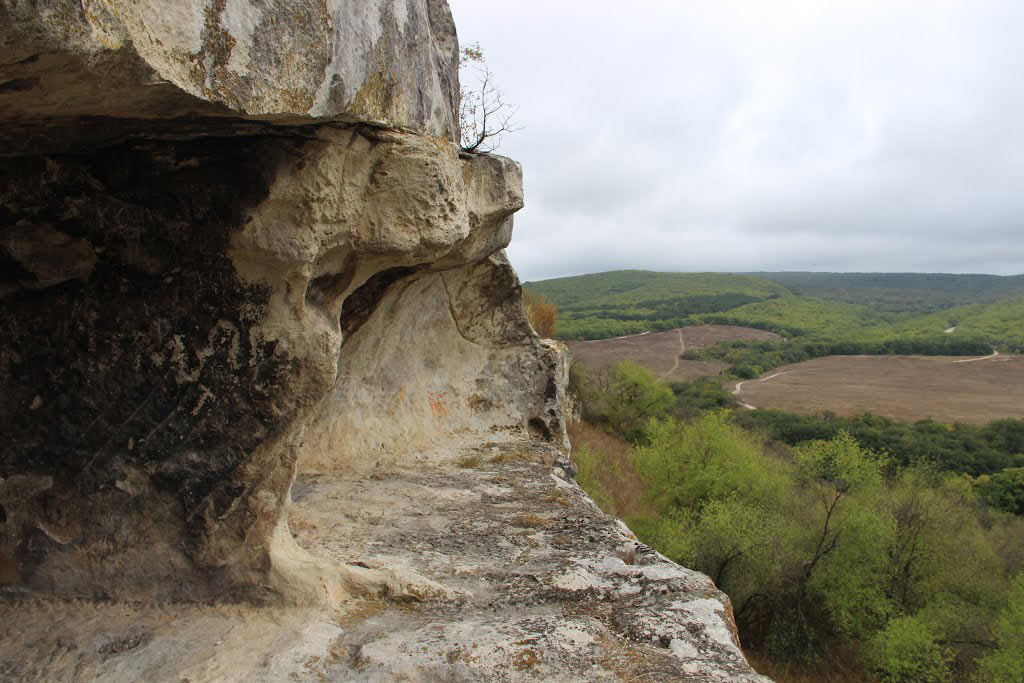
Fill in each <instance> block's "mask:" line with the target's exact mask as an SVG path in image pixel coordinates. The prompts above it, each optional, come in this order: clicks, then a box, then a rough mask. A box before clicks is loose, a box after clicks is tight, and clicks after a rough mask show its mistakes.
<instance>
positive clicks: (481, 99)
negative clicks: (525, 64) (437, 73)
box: [459, 43, 522, 154]
mask: <svg viewBox="0 0 1024 683" xmlns="http://www.w3.org/2000/svg"><path fill="white" fill-rule="evenodd" d="M459 80H460V81H461V82H462V84H463V85H462V87H461V90H460V95H461V101H460V103H459V131H460V133H461V138H462V139H461V140H460V142H461V145H462V151H464V152H474V153H477V154H487V153H488V152H493V151H494V150H496V149H497V148H498V146H499V145H501V139H502V138H503V137H504V136H505V134H506V133H512V132H515V131H517V130H520V129H521V128H522V126H520V125H518V124H517V123H516V122H515V121H514V120H513V119H514V117H515V115H516V112H517V111H518V110H519V107H515V106H513V105H511V104H508V103H507V102H505V101H504V95H503V94H502V92H501V90H499V89H498V87H497V86H496V85H495V83H494V74H492V73H491V70H490V69H488V68H487V64H486V63H485V62H484V53H483V50H481V49H480V44H479V43H473V44H471V45H468V46H466V47H463V48H461V49H460V50H459Z"/></svg>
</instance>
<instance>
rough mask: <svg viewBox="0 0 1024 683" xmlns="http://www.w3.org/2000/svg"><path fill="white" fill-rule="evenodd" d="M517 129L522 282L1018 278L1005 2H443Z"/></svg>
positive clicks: (1010, 51)
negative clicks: (664, 275) (602, 273)
mask: <svg viewBox="0 0 1024 683" xmlns="http://www.w3.org/2000/svg"><path fill="white" fill-rule="evenodd" d="M451 4H452V8H453V12H454V14H455V18H456V23H457V24H458V26H459V30H460V34H461V36H462V38H463V39H464V40H467V41H479V42H480V43H481V45H482V46H483V47H484V50H485V53H486V55H487V58H488V63H489V64H490V66H491V68H492V70H493V71H494V73H495V75H496V76H497V78H498V79H499V81H500V83H501V84H502V86H503V88H504V90H505V92H506V95H507V97H508V99H509V100H510V101H514V102H517V103H519V104H520V106H521V108H520V112H519V118H520V120H521V122H522V123H523V124H525V125H526V126H527V128H525V129H524V130H522V131H520V132H518V133H516V134H515V135H512V136H509V137H508V138H507V140H506V144H505V145H504V147H503V148H502V151H503V152H504V153H506V154H508V155H510V156H513V157H515V158H516V159H518V160H520V161H521V162H522V163H523V165H524V169H525V179H526V191H527V208H526V209H525V210H524V211H523V212H522V213H521V214H520V216H519V217H518V218H517V224H516V233H515V236H514V238H513V244H512V246H511V248H510V252H509V253H510V255H511V258H512V260H513V263H514V264H515V265H516V267H517V268H518V269H519V270H520V273H521V274H522V276H523V277H524V278H525V279H538V278H542V277H551V276H557V275H567V274H574V273H582V272H593V271H599V270H607V269H614V268H652V269H660V270H783V269H801V270H872V271H883V270H918V271H920V270H944V271H953V272H998V273H1011V272H1021V271H1024V249H1022V247H1021V244H1022V243H1024V240H1021V239H1020V238H1019V236H1020V232H1021V230H1020V228H1021V227H1022V225H1021V224H1022V220H1021V218H1022V217H1024V192H1022V191H1021V188H1024V88H1021V87H1020V86H1019V79H1020V74H1021V73H1024V42H1022V41H1020V40H1019V35H1020V27H1021V26H1024V4H1022V3H1018V2H1016V1H1015V0H977V1H975V2H966V0H965V1H963V2H955V1H946V2H936V3H928V4H927V5H925V6H922V4H921V3H920V2H915V1H913V0H835V1H834V2H829V3H821V2H818V1H817V0H780V1H779V2H773V3H749V2H741V0H719V1H718V2H715V3H676V2H668V1H653V0H637V1H636V2H633V3H629V4H628V5H626V4H623V3H618V2H615V3H613V2H597V1H591V2H583V1H582V0H561V1H560V2H550V1H549V0H548V1H545V2H540V1H539V0H521V1H520V2H517V3H513V4H508V3H504V4H499V3H490V2H481V1H480V0H452V1H451Z"/></svg>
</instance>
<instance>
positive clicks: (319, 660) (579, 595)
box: [0, 442, 767, 683]
mask: <svg viewBox="0 0 1024 683" xmlns="http://www.w3.org/2000/svg"><path fill="white" fill-rule="evenodd" d="M563 458H564V455H563V451H562V450H561V449H559V448H556V447H553V446H548V445H543V444H538V443H537V442H523V443H520V444H516V443H500V444H499V443H495V444H488V445H477V446H474V447H464V448H461V449H457V448H448V449H442V450H431V451H425V452H420V453H417V454H416V455H415V457H413V458H410V459H408V460H407V461H406V462H405V463H404V464H402V465H381V466H379V467H374V468H373V470H372V471H369V472H367V473H364V474H360V475H348V474H344V473H339V472H326V471H322V472H317V473H310V474H300V475H299V477H298V479H297V481H296V483H295V487H294V489H293V497H294V504H293V506H292V509H291V513H290V525H291V528H292V530H293V532H294V533H295V536H296V539H297V541H298V542H299V544H300V545H301V546H302V547H303V548H305V549H307V550H308V551H309V552H310V553H312V554H314V555H317V556H320V557H325V558H331V559H333V560H335V561H337V562H339V563H349V562H356V561H358V562H360V563H362V564H364V565H365V566H366V568H367V571H370V570H374V569H377V570H384V571H387V572H390V573H391V576H392V578H393V580H394V585H393V589H394V591H395V592H394V593H393V594H392V598H391V599H384V600H382V599H366V598H363V599H356V600H353V601H351V602H349V603H347V604H346V606H345V609H344V610H323V609H314V608H305V609H301V608H285V607H265V608H260V609H253V608H247V607H244V606H218V607H202V606H188V605H177V606H175V605H160V606H155V607H152V608H150V607H145V608H140V607H139V606H135V605H124V604H93V603H82V602H79V603H75V604H67V603H60V604H59V605H56V604H53V603H50V602H26V603H21V604H18V605H7V606H0V643H2V644H0V677H4V678H16V679H20V678H32V677H34V676H37V675H40V674H41V673H42V674H45V675H44V676H43V677H52V678H65V679H71V678H72V677H73V676H74V675H75V672H78V675H79V676H80V677H82V678H83V679H84V680H89V679H92V678H97V679H100V680H128V679H131V680H143V679H144V680H154V681H165V680H166V681H172V680H173V681H179V680H181V679H182V678H185V679H188V680H196V681H199V680H228V681H230V680H248V681H279V680H303V681H305V680H309V681H313V680H328V681H392V680H407V681H438V680H450V681H481V680H484V681H535V680H554V681H579V680H612V681H616V680H627V681H632V680H645V681H646V680H655V681H678V680H685V681H748V682H751V683H753V682H755V681H767V679H765V678H763V677H760V676H757V675H756V674H754V673H753V672H752V671H751V670H750V668H749V667H748V666H747V664H746V662H745V660H744V659H743V656H742V654H741V652H740V650H739V647H738V645H737V642H736V638H735V632H734V627H733V622H732V618H731V614H730V611H731V609H730V607H729V602H728V599H727V598H726V597H725V596H724V595H722V594H721V593H720V592H719V591H718V590H716V589H715V587H714V585H713V584H712V583H711V581H710V580H709V579H708V578H707V577H706V576H704V575H703V574H699V573H697V572H693V571H690V570H687V569H683V568H681V567H679V566H677V565H675V564H673V563H671V562H669V561H667V560H666V559H664V558H663V557H661V556H660V555H658V554H657V553H655V552H654V551H652V550H651V549H650V548H648V547H646V546H643V545H642V544H639V543H638V542H637V541H636V540H635V539H634V538H633V537H632V535H631V534H629V533H628V531H626V530H625V529H624V527H622V525H621V523H620V522H617V521H616V520H614V519H612V518H610V517H608V516H606V515H604V514H602V513H601V512H600V511H599V510H597V508H596V507H595V506H594V504H593V502H592V501H590V499H589V498H587V496H586V495H585V494H584V493H583V492H582V491H581V490H580V489H579V487H578V486H577V485H576V484H575V482H573V481H572V480H571V479H569V478H568V477H567V476H566V474H565V470H564V469H563V467H562V465H565V464H566V462H565V461H564V460H563ZM403 575H416V576H418V577H420V579H421V581H423V582H424V583H422V584H421V586H420V588H421V589H422V590H423V591H427V592H428V593H427V594H424V593H421V592H419V591H416V590H414V591H412V592H409V591H408V590H406V589H403V588H401V587H402V586H408V585H409V584H408V582H406V581H404V580H403V579H402V577H403ZM431 586H435V587H436V586H440V587H443V589H444V591H445V593H446V595H445V597H444V598H442V599H438V598H437V596H434V598H435V599H424V598H430V595H429V591H430V590H431ZM12 654H17V656H11V655H12Z"/></svg>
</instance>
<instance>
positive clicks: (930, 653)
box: [871, 617, 952, 683]
mask: <svg viewBox="0 0 1024 683" xmlns="http://www.w3.org/2000/svg"><path fill="white" fill-rule="evenodd" d="M871 647H872V650H873V652H872V660H873V664H874V668H875V671H876V673H877V674H878V679H879V680H880V681H883V683H945V682H946V681H950V680H952V673H951V672H950V669H949V661H950V660H951V659H952V656H951V653H950V651H949V650H948V649H947V648H944V647H943V646H942V645H940V644H939V643H938V638H937V637H936V635H935V634H934V633H933V632H932V630H931V628H930V627H929V625H928V624H927V623H925V622H924V620H922V619H919V618H917V617H899V618H896V619H893V620H892V621H890V622H889V624H888V625H887V626H886V627H885V628H884V629H883V630H882V631H880V632H879V633H878V634H877V635H876V636H875V637H874V638H873V639H872V642H871Z"/></svg>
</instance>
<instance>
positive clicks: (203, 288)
mask: <svg viewBox="0 0 1024 683" xmlns="http://www.w3.org/2000/svg"><path fill="white" fill-rule="evenodd" d="M0 26H2V29H0V31H2V33H0V45H2V48H0V62H2V63H0V144H2V145H3V147H2V149H0V154H2V156H0V220H2V225H0V255H2V259H3V264H4V273H3V278H2V282H0V312H2V322H0V329H2V331H3V340H4V344H3V348H2V350H0V364H2V365H0V367H2V370H3V373H2V382H3V392H2V397H0V424H2V425H3V426H2V428H0V429H2V433H0V439H2V441H3V443H4V451H3V455H2V458H0V479H2V480H0V505H2V506H3V508H2V509H3V517H4V519H3V522H2V524H0V567H2V572H0V579H2V580H3V581H4V582H5V583H13V584H16V585H19V586H23V587H26V588H29V589H31V590H35V591H42V592H45V593H49V594H53V595H62V596H68V597H105V598H120V599H137V600H166V599H174V600H183V599H184V600H210V599H214V598H218V599H225V598H227V599H236V600H253V599H258V600H269V601H275V600H282V599H283V600H287V601H293V602H294V601H300V602H302V601H323V600H328V601H330V600H337V599H341V598H343V597H345V596H346V595H347V594H349V593H351V592H352V590H353V589H354V588H358V586H359V585H362V584H363V583H364V578H365V577H363V576H361V575H360V574H361V572H358V571H356V570H357V569H358V568H351V571H347V570H345V569H344V568H339V567H336V566H333V565H331V564H329V563H324V562H323V561H321V560H317V559H315V558H311V557H309V556H308V555H306V554H305V553H303V552H301V551H300V550H299V549H298V548H297V547H296V546H295V544H294V542H292V540H291V536H290V534H289V533H288V530H287V527H286V525H285V524H284V516H283V515H284V510H285V507H286V505H287V502H288V490H289V487H290V485H291V481H292V478H293V477H294V474H295V471H296V462H297V460H298V459H299V458H300V456H301V457H303V458H305V459H306V460H308V461H310V462H315V463H319V464H321V465H322V464H325V463H326V464H330V463H333V462H335V461H340V462H343V463H347V464H348V465H350V466H353V467H356V466H358V465H359V464H360V463H364V462H370V461H373V460H374V459H375V458H378V457H379V456H380V454H381V452H389V453H398V455H396V456H394V457H399V458H400V457H401V451H402V450H403V449H404V450H406V451H407V450H408V449H409V448H410V447H412V446H419V445H426V444H429V443H437V442H439V441H441V440H443V439H444V438H445V437H446V436H447V435H451V434H454V433H459V434H466V433H470V432H475V433H478V434H480V435H482V436H487V437H488V438H493V436H492V432H494V431H500V432H501V433H503V434H504V435H505V436H506V438H521V437H523V436H525V435H527V434H529V433H531V432H532V433H535V434H536V435H537V437H538V438H541V439H547V440H553V441H558V440H560V439H564V435H563V434H564V432H563V430H562V418H561V415H560V413H559V411H560V405H561V403H560V402H561V399H562V395H563V392H564V389H563V388H562V387H563V385H564V382H563V381H562V377H563V375H564V372H565V367H564V361H563V359H562V358H561V356H560V354H559V353H558V352H557V351H555V350H552V349H551V348H549V347H547V346H545V345H543V344H542V343H541V342H540V340H538V339H537V337H536V335H535V334H533V332H532V331H531V330H530V328H529V325H528V324H527V323H526V321H525V317H524V315H523V312H522V305H521V303H520V294H519V285H518V281H517V279H516V277H515V274H514V273H513V272H512V270H511V268H510V267H509V266H508V264H507V262H506V261H505V260H504V258H503V256H501V254H500V250H501V249H502V248H503V247H504V246H505V245H506V244H507V243H508V240H509V237H510V235H511V227H512V223H511V215H512V213H513V212H514V211H516V210H517V209H519V208H520V207H521V206H522V178H521V172H520V169H519V166H518V165H517V164H515V163H514V162H512V161H510V160H508V159H504V158H501V157H497V156H486V157H485V156H464V155H460V153H459V150H458V147H457V146H456V145H455V144H454V143H453V142H452V139H453V138H454V135H455V131H454V130H453V126H454V123H453V122H454V113H453V112H454V106H455V100H454V98H455V96H456V95H455V93H456V92H457V82H456V79H455V70H456V68H457V55H456V50H457V41H456V38H455V34H454V28H453V26H452V23H451V17H450V14H449V12H448V9H447V6H446V5H445V4H444V3H443V2H439V1H438V0H419V1H416V0H410V1H408V2H406V1H403V2H376V1H372V0H364V1H362V2H347V3H322V2H297V3H296V2H290V1H289V2H287V3H286V2H271V3H253V2H245V1H236V0H232V1H230V2H213V3H210V2H195V3H192V2H182V3H170V4H168V3H153V2H142V3H134V2H133V3H128V2H92V3H80V2H65V1H61V0H52V1H51V2H40V3H23V2H4V3H2V4H0ZM368 124H373V125H368ZM385 126H386V127H385ZM456 348H460V353H453V351H454V350H455V349H456ZM549 386H550V387H552V389H551V390H550V391H548V390H547V388H548V387H549Z"/></svg>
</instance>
